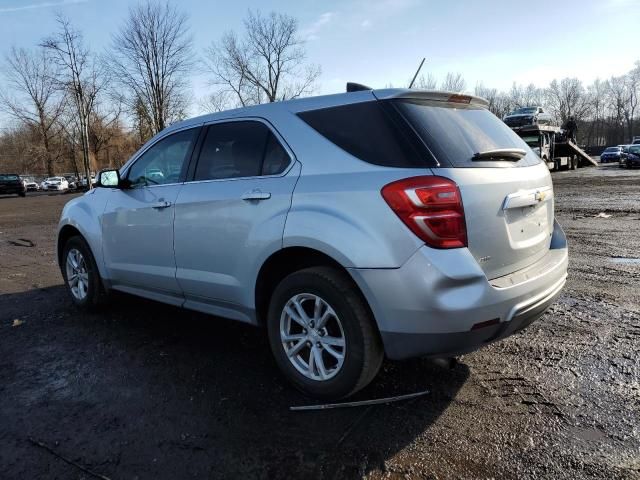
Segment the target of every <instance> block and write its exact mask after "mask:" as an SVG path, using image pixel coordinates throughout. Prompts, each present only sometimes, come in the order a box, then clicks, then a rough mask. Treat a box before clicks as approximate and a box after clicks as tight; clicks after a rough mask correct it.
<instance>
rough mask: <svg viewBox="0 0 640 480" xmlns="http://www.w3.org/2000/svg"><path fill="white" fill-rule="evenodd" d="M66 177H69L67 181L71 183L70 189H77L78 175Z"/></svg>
mask: <svg viewBox="0 0 640 480" xmlns="http://www.w3.org/2000/svg"><path fill="white" fill-rule="evenodd" d="M65 178H66V179H67V182H68V183H69V189H70V190H75V189H76V188H78V180H77V179H76V177H73V176H68V175H67V176H65Z"/></svg>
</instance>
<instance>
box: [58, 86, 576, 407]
mask: <svg viewBox="0 0 640 480" xmlns="http://www.w3.org/2000/svg"><path fill="white" fill-rule="evenodd" d="M96 187H97V188H95V189H93V190H91V191H89V192H87V193H86V194H84V195H83V196H81V197H78V198H75V199H73V200H71V201H70V202H69V203H67V204H66V206H65V207H64V210H63V212H62V217H61V219H60V224H59V231H58V243H57V254H58V261H59V265H60V268H61V271H62V275H63V277H64V280H65V284H66V286H67V288H68V291H69V293H70V296H71V299H72V300H73V302H74V303H75V304H76V305H77V306H79V307H82V308H95V307H97V306H98V305H100V304H101V303H104V302H105V300H106V299H107V298H108V293H109V291H111V290H118V291H122V292H127V293H130V294H134V295H139V296H141V297H146V298H150V299H153V300H157V301H159V302H164V303H167V304H171V305H177V306H180V307H184V308H187V309H192V310H198V311H200V312H205V313H208V314H211V315H215V316H218V317H226V318H230V319H234V320H239V321H241V322H246V323H249V324H253V325H259V326H264V327H266V328H265V331H266V334H267V335H268V338H269V343H270V345H271V349H272V351H273V355H274V357H275V361H276V363H277V364H278V366H279V368H280V369H281V370H282V372H283V373H284V375H285V376H286V377H287V378H288V380H289V381H290V382H292V383H293V384H294V385H295V386H296V387H298V388H299V389H301V390H303V391H304V392H306V393H308V394H310V395H313V396H317V397H323V398H341V397H346V396H349V395H351V394H353V393H354V392H356V391H358V390H359V389H361V388H363V387H364V386H366V385H367V384H368V383H369V382H370V381H371V380H372V379H373V378H374V377H375V376H376V373H377V372H378V370H379V368H380V365H381V363H382V360H383V358H384V357H385V356H386V357H387V358H390V359H396V360H397V359H405V358H410V357H432V358H446V357H452V356H456V355H460V354H463V353H466V352H471V351H473V350H476V349H478V348H480V347H482V346H483V345H487V344H488V343H490V342H493V341H496V340H499V339H502V338H504V337H506V336H508V335H511V334H513V333H514V332H517V331H519V330H522V329H523V328H525V327H526V326H527V325H529V324H531V322H533V321H534V320H536V319H537V318H539V317H540V316H541V315H542V314H543V312H544V311H545V310H546V309H547V308H548V307H549V305H550V304H551V303H552V302H553V301H554V299H556V298H557V297H558V295H559V294H560V291H561V290H562V287H563V286H564V283H565V281H566V276H567V243H566V238H565V235H564V233H563V231H562V228H561V227H560V226H559V225H558V223H557V222H556V221H555V219H554V192H553V187H552V183H551V177H550V175H549V171H548V169H547V166H546V165H545V164H544V163H543V162H542V161H541V160H540V158H538V157H537V156H536V155H535V154H534V153H533V152H532V151H531V149H530V148H529V147H528V146H527V145H526V144H525V143H524V142H523V141H522V139H520V137H518V135H516V134H515V133H514V132H513V131H511V130H510V129H509V128H508V127H507V126H506V125H505V124H504V123H503V122H502V121H500V120H499V119H498V118H497V117H495V116H494V115H493V114H492V113H490V112H489V111H488V110H487V102H486V101H485V100H483V99H481V98H477V97H473V96H466V95H459V94H450V93H443V92H427V91H419V90H399V89H385V90H361V91H355V92H349V93H343V94H337V95H329V96H321V97H313V98H305V99H299V100H292V101H285V102H278V103H271V104H266V105H256V106H251V107H246V108H241V109H237V110H231V111H226V112H220V113H215V114H211V115H205V116H202V117H198V118H194V119H191V120H186V121H183V122H180V123H177V124H175V125H172V126H171V127H169V128H167V129H165V130H164V131H162V132H160V133H159V134H157V135H156V136H155V137H154V138H152V139H151V140H150V141H149V142H148V143H147V144H146V145H144V146H143V147H142V148H141V149H140V150H139V151H138V152H137V153H136V154H135V155H134V156H133V157H132V158H131V159H130V160H129V161H128V162H127V163H126V164H125V165H124V166H123V167H122V168H120V169H119V170H103V171H102V172H100V174H99V176H98V178H97V180H96ZM212 321H216V320H215V318H212Z"/></svg>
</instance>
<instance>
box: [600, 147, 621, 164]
mask: <svg viewBox="0 0 640 480" xmlns="http://www.w3.org/2000/svg"><path fill="white" fill-rule="evenodd" d="M621 156H622V145H618V146H617V147H607V148H605V149H604V151H603V152H602V153H601V154H600V163H609V162H619V161H620V157H621Z"/></svg>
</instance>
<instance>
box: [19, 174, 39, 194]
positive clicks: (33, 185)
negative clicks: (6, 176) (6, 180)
mask: <svg viewBox="0 0 640 480" xmlns="http://www.w3.org/2000/svg"><path fill="white" fill-rule="evenodd" d="M22 180H23V183H24V186H25V188H26V189H27V192H37V191H38V190H40V185H38V182H36V181H35V179H34V178H33V177H23V178H22Z"/></svg>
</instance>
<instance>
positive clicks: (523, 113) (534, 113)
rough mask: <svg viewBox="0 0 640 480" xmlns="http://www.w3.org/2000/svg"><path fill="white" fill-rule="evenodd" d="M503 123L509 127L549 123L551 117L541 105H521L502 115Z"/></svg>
mask: <svg viewBox="0 0 640 480" xmlns="http://www.w3.org/2000/svg"><path fill="white" fill-rule="evenodd" d="M503 120H504V123H506V124H507V125H509V126H510V127H523V126H525V125H551V124H553V117H552V116H551V114H549V113H547V112H545V111H544V109H543V108H542V107H539V106H538V107H523V108H518V109H517V110H514V111H513V112H511V113H510V114H509V115H507V116H506V117H504V119H503Z"/></svg>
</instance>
